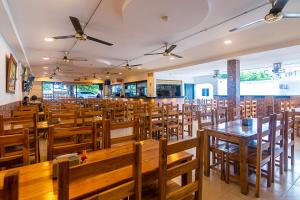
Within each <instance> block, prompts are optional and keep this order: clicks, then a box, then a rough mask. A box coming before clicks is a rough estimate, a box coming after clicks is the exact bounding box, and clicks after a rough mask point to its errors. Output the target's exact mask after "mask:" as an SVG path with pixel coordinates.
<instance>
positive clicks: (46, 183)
mask: <svg viewBox="0 0 300 200" xmlns="http://www.w3.org/2000/svg"><path fill="white" fill-rule="evenodd" d="M132 147H133V145H132V144H126V145H122V146H117V147H112V148H109V149H103V150H98V151H94V152H90V153H88V159H87V162H94V161H97V160H102V159H107V158H111V157H115V156H117V155H121V154H123V153H125V152H129V151H132ZM158 159H159V142H158V141H156V140H151V139H150V140H145V141H142V180H143V184H144V183H150V182H152V181H155V180H157V179H158V174H159V170H158V167H159V165H158ZM191 159H192V154H190V153H188V152H180V153H176V154H173V155H171V156H169V157H168V166H170V167H171V166H174V165H178V164H181V163H184V162H187V161H189V160H191ZM10 170H18V171H19V173H20V176H19V199H28V200H29V199H30V200H33V199H38V200H44V199H47V200H49V199H57V191H58V189H57V180H55V179H52V162H51V161H47V162H42V163H37V164H33V165H28V166H23V167H19V168H15V169H10ZM7 171H8V170H5V171H0V181H2V180H3V177H4V174H5V173H6V172H7ZM191 177H192V175H191V173H188V174H185V175H183V176H182V177H181V179H182V184H187V183H188V182H190V180H191ZM131 179H132V170H131V167H125V168H122V169H119V170H115V171H112V172H109V173H105V174H101V175H97V176H93V177H88V178H85V179H79V180H76V181H74V182H73V183H71V184H70V187H69V194H70V198H79V199H80V198H81V197H82V196H83V195H84V193H87V192H91V193H94V192H95V193H98V192H101V191H103V190H106V189H109V188H112V187H113V186H116V185H117V184H119V183H123V182H125V181H128V180H131Z"/></svg>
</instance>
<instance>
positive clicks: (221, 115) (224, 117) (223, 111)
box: [214, 108, 228, 124]
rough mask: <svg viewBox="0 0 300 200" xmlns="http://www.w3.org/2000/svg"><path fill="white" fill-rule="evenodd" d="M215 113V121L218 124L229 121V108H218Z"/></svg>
mask: <svg viewBox="0 0 300 200" xmlns="http://www.w3.org/2000/svg"><path fill="white" fill-rule="evenodd" d="M214 114H215V122H216V124H221V123H224V122H228V112H227V108H218V109H216V110H215V112H214Z"/></svg>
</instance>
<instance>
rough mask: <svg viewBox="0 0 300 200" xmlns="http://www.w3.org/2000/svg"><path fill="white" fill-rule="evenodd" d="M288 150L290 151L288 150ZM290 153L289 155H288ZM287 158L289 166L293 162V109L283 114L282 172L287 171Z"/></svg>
mask: <svg viewBox="0 0 300 200" xmlns="http://www.w3.org/2000/svg"><path fill="white" fill-rule="evenodd" d="M289 148H290V149H289ZM289 152H290V155H289ZM288 158H291V165H294V162H295V109H292V110H291V111H288V110H287V111H285V112H284V163H285V164H284V170H285V171H287V169H288Z"/></svg>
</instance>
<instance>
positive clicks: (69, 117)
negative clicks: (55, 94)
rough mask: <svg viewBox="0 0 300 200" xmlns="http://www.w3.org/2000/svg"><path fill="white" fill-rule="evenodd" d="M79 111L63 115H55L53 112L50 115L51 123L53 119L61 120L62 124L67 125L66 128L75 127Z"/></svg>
mask: <svg viewBox="0 0 300 200" xmlns="http://www.w3.org/2000/svg"><path fill="white" fill-rule="evenodd" d="M77 117H78V113H77V111H73V110H71V111H67V112H63V113H53V112H52V111H51V112H49V113H48V118H49V120H50V121H52V120H53V119H55V118H56V119H60V124H65V125H66V126H70V127H74V126H77Z"/></svg>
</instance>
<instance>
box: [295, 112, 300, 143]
mask: <svg viewBox="0 0 300 200" xmlns="http://www.w3.org/2000/svg"><path fill="white" fill-rule="evenodd" d="M299 130H300V112H296V111H295V131H296V135H297V136H298V137H300V131H299Z"/></svg>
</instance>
